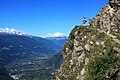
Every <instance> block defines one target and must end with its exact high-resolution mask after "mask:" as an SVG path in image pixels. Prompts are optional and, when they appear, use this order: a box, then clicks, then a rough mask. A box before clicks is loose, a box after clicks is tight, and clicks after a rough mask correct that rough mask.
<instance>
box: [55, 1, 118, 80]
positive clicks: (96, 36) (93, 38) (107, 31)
mask: <svg viewBox="0 0 120 80" xmlns="http://www.w3.org/2000/svg"><path fill="white" fill-rule="evenodd" d="M63 57H64V62H63V64H62V65H61V67H60V69H59V70H58V71H57V72H56V75H55V80H120V1H119V0H109V2H108V4H106V5H105V6H104V7H103V8H102V10H101V11H100V12H99V14H97V15H96V16H95V18H93V19H91V20H90V26H86V27H85V26H75V28H74V29H73V30H72V31H71V33H70V35H69V38H68V42H67V43H66V44H65V45H64V48H63Z"/></svg>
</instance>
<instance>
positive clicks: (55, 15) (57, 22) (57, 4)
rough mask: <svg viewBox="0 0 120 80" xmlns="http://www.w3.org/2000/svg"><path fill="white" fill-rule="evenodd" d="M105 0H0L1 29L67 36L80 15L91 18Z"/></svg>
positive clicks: (80, 17)
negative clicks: (57, 33) (59, 33)
mask: <svg viewBox="0 0 120 80" xmlns="http://www.w3.org/2000/svg"><path fill="white" fill-rule="evenodd" d="M107 2H108V0H0V28H6V27H8V28H15V29H17V30H20V31H22V32H26V33H30V34H33V35H40V36H42V35H47V34H49V33H56V32H61V33H64V34H65V35H68V34H69V33H70V31H71V30H72V29H73V28H74V26H75V25H79V24H81V23H82V19H83V17H84V16H85V17H87V19H89V18H93V17H94V16H95V15H96V14H97V13H98V12H99V10H101V8H102V6H104V5H105V4H106V3H107Z"/></svg>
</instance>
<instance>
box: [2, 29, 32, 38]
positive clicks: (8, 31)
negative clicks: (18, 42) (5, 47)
mask: <svg viewBox="0 0 120 80" xmlns="http://www.w3.org/2000/svg"><path fill="white" fill-rule="evenodd" d="M0 33H7V34H15V35H24V36H30V34H28V33H23V32H21V31H18V30H17V29H14V28H11V29H10V28H5V29H3V28H0Z"/></svg>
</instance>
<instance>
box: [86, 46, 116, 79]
mask: <svg viewBox="0 0 120 80" xmlns="http://www.w3.org/2000/svg"><path fill="white" fill-rule="evenodd" d="M106 51H107V52H106V53H104V55H102V56H101V55H98V56H96V57H95V58H93V59H91V60H90V63H89V64H88V72H87V74H86V77H85V80H89V79H91V80H106V75H105V73H106V72H107V73H109V74H110V73H111V71H112V69H114V67H115V60H116V56H115V54H114V52H113V50H112V47H107V49H106Z"/></svg>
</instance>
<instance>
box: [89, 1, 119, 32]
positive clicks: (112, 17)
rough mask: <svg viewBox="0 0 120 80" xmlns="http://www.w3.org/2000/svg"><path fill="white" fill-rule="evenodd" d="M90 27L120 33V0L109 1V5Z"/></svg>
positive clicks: (91, 22) (92, 21)
mask: <svg viewBox="0 0 120 80" xmlns="http://www.w3.org/2000/svg"><path fill="white" fill-rule="evenodd" d="M90 25H91V26H93V27H97V28H100V29H102V30H104V31H106V32H108V33H110V32H111V33H112V32H114V33H120V0H109V3H108V4H107V5H105V6H104V7H103V8H102V10H101V11H100V12H99V13H98V14H97V15H96V17H95V18H93V19H92V20H91V21H90Z"/></svg>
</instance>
